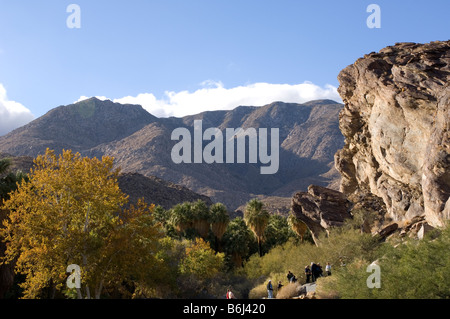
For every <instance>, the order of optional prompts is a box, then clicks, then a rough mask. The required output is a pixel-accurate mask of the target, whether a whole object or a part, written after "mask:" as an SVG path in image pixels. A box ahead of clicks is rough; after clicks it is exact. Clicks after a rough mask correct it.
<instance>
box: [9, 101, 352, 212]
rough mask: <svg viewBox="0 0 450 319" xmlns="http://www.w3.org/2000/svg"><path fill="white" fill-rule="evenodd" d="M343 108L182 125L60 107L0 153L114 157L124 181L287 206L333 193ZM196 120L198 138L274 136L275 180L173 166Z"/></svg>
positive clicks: (87, 107)
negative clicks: (308, 195)
mask: <svg viewBox="0 0 450 319" xmlns="http://www.w3.org/2000/svg"><path fill="white" fill-rule="evenodd" d="M342 107H343V106H342V104H339V103H336V102H334V101H330V100H320V101H311V102H309V103H305V104H295V103H283V102H274V103H272V104H269V105H266V106H263V107H254V106H240V107H237V108H235V109H233V110H231V111H211V112H204V113H201V114H197V115H193V116H186V117H183V118H156V117H154V116H152V115H150V114H148V113H147V112H146V111H145V110H144V109H142V107H140V106H136V105H120V104H117V103H112V102H111V101H100V100H98V99H96V98H92V99H89V100H86V101H82V102H79V103H75V104H73V105H68V106H61V107H58V108H56V109H54V110H52V111H50V112H48V113H47V114H46V115H44V116H43V117H41V118H39V119H36V120H35V121H33V122H32V123H30V124H28V125H26V126H24V127H22V128H19V129H17V130H15V131H13V132H11V133H9V134H8V135H6V136H3V137H0V152H2V151H3V152H8V153H11V154H14V155H28V156H36V155H37V154H39V153H43V152H44V151H45V149H46V148H47V147H50V148H53V149H55V150H57V151H59V150H61V149H63V148H66V149H72V150H73V151H78V152H80V153H82V155H85V156H97V157H100V156H103V155H108V156H113V157H114V158H115V161H116V165H117V166H120V167H121V168H122V171H123V172H124V173H139V174H141V175H144V176H147V177H150V176H156V177H159V178H161V179H163V180H166V181H169V182H172V183H175V184H179V185H182V186H184V187H187V188H188V189H191V190H193V191H194V192H196V193H199V194H202V195H205V196H208V197H210V198H211V199H212V200H213V201H220V202H223V203H225V204H226V205H227V206H228V207H229V209H231V210H234V209H236V208H238V207H239V206H240V205H243V204H244V203H246V202H247V201H248V200H249V199H251V198H252V197H255V196H259V195H261V196H263V197H266V196H272V197H282V198H285V199H286V198H290V197H291V195H292V194H293V193H294V192H295V191H298V190H301V189H306V188H307V187H308V185H310V184H313V183H314V184H318V185H322V186H328V187H335V188H336V187H337V185H338V183H339V179H340V177H339V174H338V173H337V171H336V169H335V168H334V154H335V152H336V151H337V150H339V149H340V148H342V147H343V145H344V138H343V136H342V134H341V133H340V131H339V124H338V114H339V112H340V111H341V110H342ZM195 120H202V121H203V130H205V129H207V128H210V127H217V128H219V129H221V130H222V131H223V132H224V130H225V129H226V128H239V127H241V128H243V129H246V128H256V129H258V128H268V129H269V131H270V129H271V128H279V133H280V141H279V142H280V160H279V162H280V166H279V170H278V172H277V173H276V174H273V175H261V174H260V166H261V164H260V163H258V164H248V163H244V164H236V163H235V164H206V163H202V164H185V163H182V164H175V163H174V162H173V161H172V159H171V150H172V148H173V146H174V145H175V144H176V143H177V141H172V140H171V133H172V131H173V130H174V129H176V128H179V127H185V128H187V129H188V130H190V131H191V132H193V123H194V121H195ZM192 135H193V134H192ZM204 144H206V142H205V143H204ZM224 151H225V149H224ZM283 205H284V204H283ZM283 207H284V206H283ZM280 208H281V207H280ZM277 209H278V208H277V207H275V208H274V211H277ZM282 209H284V208H282Z"/></svg>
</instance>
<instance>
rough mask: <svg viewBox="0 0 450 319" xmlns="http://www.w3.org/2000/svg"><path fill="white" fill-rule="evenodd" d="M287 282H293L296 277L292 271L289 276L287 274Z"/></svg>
mask: <svg viewBox="0 0 450 319" xmlns="http://www.w3.org/2000/svg"><path fill="white" fill-rule="evenodd" d="M286 277H287V280H288V282H291V280H292V277H294V274H293V273H291V271H288V274H287V276H286Z"/></svg>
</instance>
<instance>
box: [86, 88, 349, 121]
mask: <svg viewBox="0 0 450 319" xmlns="http://www.w3.org/2000/svg"><path fill="white" fill-rule="evenodd" d="M200 86H201V88H200V89H198V90H196V91H194V92H189V91H180V92H174V91H166V92H165V93H164V96H163V98H161V99H158V98H156V97H155V95H153V94H152V93H141V94H138V95H137V96H126V97H122V98H117V99H114V100H113V101H114V102H117V103H122V104H139V105H142V107H143V108H144V109H146V110H147V111H148V112H150V113H151V114H153V115H155V116H158V117H168V116H176V117H182V116H185V115H192V114H197V113H200V112H203V111H212V110H231V109H233V108H235V107H237V106H240V105H252V106H263V105H266V104H269V103H272V102H274V101H283V102H291V103H304V102H308V101H311V100H317V99H330V100H335V101H338V102H341V98H340V96H339V94H338V92H337V89H336V87H334V86H332V85H325V87H320V86H318V85H315V84H313V83H311V82H304V83H301V84H295V85H290V84H270V83H254V84H249V85H245V86H238V87H234V88H229V89H227V88H225V87H224V85H223V83H222V82H220V81H212V80H207V81H204V82H202V83H200ZM85 98H86V97H82V98H81V99H85ZM99 98H100V99H106V98H105V97H99Z"/></svg>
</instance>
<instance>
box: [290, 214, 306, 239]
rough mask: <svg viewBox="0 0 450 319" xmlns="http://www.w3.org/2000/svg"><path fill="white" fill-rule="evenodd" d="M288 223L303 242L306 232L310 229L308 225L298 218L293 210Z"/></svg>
mask: <svg viewBox="0 0 450 319" xmlns="http://www.w3.org/2000/svg"><path fill="white" fill-rule="evenodd" d="M288 223H289V225H290V226H291V228H292V230H293V231H294V232H295V233H296V234H297V235H298V236H300V238H301V241H302V242H303V238H304V237H305V234H306V232H307V231H308V226H306V224H305V223H304V222H303V221H301V220H300V219H298V218H297V217H296V216H295V215H294V213H293V212H292V211H291V212H290V213H289V217H288Z"/></svg>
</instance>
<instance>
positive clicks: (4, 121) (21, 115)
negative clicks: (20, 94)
mask: <svg viewBox="0 0 450 319" xmlns="http://www.w3.org/2000/svg"><path fill="white" fill-rule="evenodd" d="M33 119H34V115H33V114H32V113H31V111H30V110H29V109H27V108H26V107H25V106H23V105H22V104H20V103H18V102H15V101H9V100H8V97H7V95H6V89H5V87H4V86H3V85H2V84H1V83H0V136H1V135H4V134H6V133H8V132H10V131H12V130H14V129H16V128H18V127H20V126H23V125H25V124H27V123H29V122H30V121H32V120H33Z"/></svg>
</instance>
